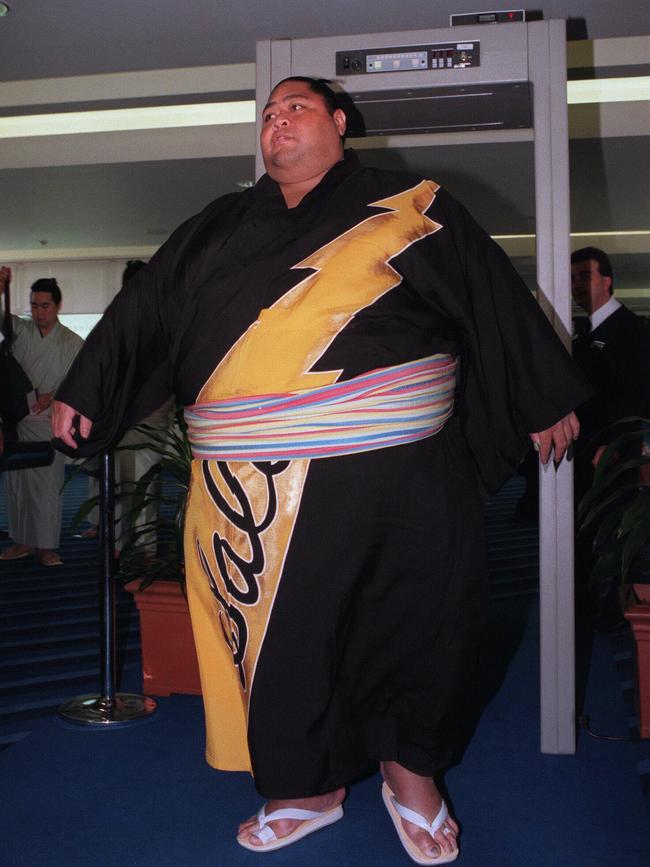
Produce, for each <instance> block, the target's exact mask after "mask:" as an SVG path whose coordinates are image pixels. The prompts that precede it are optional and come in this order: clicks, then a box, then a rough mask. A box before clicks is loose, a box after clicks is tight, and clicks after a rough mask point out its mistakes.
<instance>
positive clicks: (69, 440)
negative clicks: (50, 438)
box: [52, 400, 93, 449]
mask: <svg viewBox="0 0 650 867" xmlns="http://www.w3.org/2000/svg"><path fill="white" fill-rule="evenodd" d="M52 408H53V412H52V433H53V434H54V436H55V437H58V438H59V439H60V440H63V442H64V443H65V444H66V445H67V446H70V448H71V449H76V448H77V443H76V442H75V441H74V439H73V437H74V435H75V433H76V432H77V424H75V419H79V421H78V430H79V434H80V436H81V437H82V439H85V440H87V439H88V437H89V436H90V430H91V428H92V426H93V423H92V422H91V420H90V419H89V418H86V416H85V415H81V413H79V412H77V410H76V409H74V408H73V407H71V406H68V404H67V403H63V401H60V400H55V401H52Z"/></svg>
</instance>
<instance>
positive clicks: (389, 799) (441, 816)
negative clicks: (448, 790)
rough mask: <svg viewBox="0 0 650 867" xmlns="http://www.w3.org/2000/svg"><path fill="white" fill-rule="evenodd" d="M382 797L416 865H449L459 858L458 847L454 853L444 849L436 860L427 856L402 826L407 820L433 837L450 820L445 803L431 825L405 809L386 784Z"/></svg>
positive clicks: (418, 815) (383, 787)
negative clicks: (403, 821)
mask: <svg viewBox="0 0 650 867" xmlns="http://www.w3.org/2000/svg"><path fill="white" fill-rule="evenodd" d="M381 796H382V798H383V799H384V804H386V809H387V810H388V815H389V816H390V817H391V819H392V820H393V825H395V830H396V831H397V835H398V837H399V839H400V841H401V843H402V846H403V847H404V848H405V849H406V852H407V854H408V855H409V856H410V858H411V859H412V860H413V861H415V863H416V864H449V863H450V862H451V861H455V860H456V858H458V847H456V848H455V849H454V851H453V852H443V851H442V849H440V854H439V855H438V856H437V857H436V858H434V857H433V856H432V855H425V854H424V852H423V851H422V850H421V849H420V848H419V847H418V846H416V845H415V843H414V842H413V840H411V838H410V837H409V835H408V834H407V833H406V831H405V830H404V826H403V825H402V819H406V821H407V822H412V823H413V824H414V825H417V826H418V828H422V830H424V831H427V832H428V833H429V834H431V836H432V837H433V835H434V834H435V833H436V831H437V830H438V829H439V828H440V827H441V826H442V825H444V823H445V822H446V821H447V819H448V818H449V810H448V809H447V805H446V804H445V802H444V801H443V802H442V807H441V808H440V811H439V812H438V815H437V816H436V817H435V819H434V820H433V822H431V824H429V822H427V820H426V819H425V818H424V816H421V815H420V814H419V813H416V812H415V810H409V808H408V807H403V806H402V804H400V803H399V801H398V800H397V798H396V797H395V795H394V794H393V792H392V791H391V789H390V787H389V786H388V785H387V784H386V783H384V785H383V786H382V789H381ZM438 845H439V844H438ZM439 848H440V847H439Z"/></svg>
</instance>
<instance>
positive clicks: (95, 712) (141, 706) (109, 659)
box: [59, 449, 156, 728]
mask: <svg viewBox="0 0 650 867" xmlns="http://www.w3.org/2000/svg"><path fill="white" fill-rule="evenodd" d="M100 467H101V480H100V535H99V538H100V564H101V565H100V576H99V590H100V592H99V606H100V626H99V638H100V647H99V651H100V660H101V672H100V674H101V689H102V691H101V694H99V695H97V694H91V695H80V696H78V697H77V698H73V699H72V700H71V701H69V702H66V703H65V704H64V705H62V706H61V707H60V708H59V716H61V717H62V719H64V720H66V721H67V722H72V723H78V724H80V725H90V726H98V727H100V726H101V727H103V728H107V727H116V726H123V725H126V724H127V723H129V722H135V721H136V720H139V719H142V718H144V717H148V716H150V715H151V714H152V713H154V711H155V710H156V702H155V701H154V699H152V698H149V697H148V696H142V695H136V694H134V693H116V692H115V463H114V456H113V452H112V451H110V450H108V449H107V450H105V451H103V452H102V453H101V456H100Z"/></svg>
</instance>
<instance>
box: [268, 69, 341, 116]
mask: <svg viewBox="0 0 650 867" xmlns="http://www.w3.org/2000/svg"><path fill="white" fill-rule="evenodd" d="M285 81H302V82H304V83H305V84H308V85H309V89H310V90H311V91H312V92H313V93H317V94H318V95H319V96H320V97H321V98H322V100H323V102H324V103H325V105H326V106H327V110H328V111H329V113H330V114H334V112H335V111H336V109H337V108H341V106H340V105H339V99H338V96H337V95H336V93H335V92H334V91H333V90H332V88H331V87H330V84H331V83H332V82H331V81H330V80H329V78H311V77H310V76H308V75H290V76H289V77H288V78H283V79H282V81H278V83H277V84H276V85H275V87H274V88H273V90H272V91H271V93H273V91H275V90H277V89H278V87H280V85H281V84H284V83H285Z"/></svg>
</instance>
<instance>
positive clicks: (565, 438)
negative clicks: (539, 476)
mask: <svg viewBox="0 0 650 867" xmlns="http://www.w3.org/2000/svg"><path fill="white" fill-rule="evenodd" d="M579 434H580V422H579V421H578V418H577V416H576V414H575V413H573V412H570V413H569V414H568V415H565V416H564V418H561V419H560V420H559V421H558V422H556V423H555V424H554V425H553V427H549V428H547V429H546V430H543V431H539V432H538V433H532V434H531V435H530V438H531V440H532V441H533V446H534V448H535V450H536V451H537V452H539V459H540V461H541V462H542V463H543V464H547V463H548V462H549V460H550V457H551V452H552V453H553V459H554V461H555V462H556V463H558V464H559V463H560V461H561V460H562V458H563V457H564V456H565V454H566V452H567V449H568V448H569V446H570V445H571V443H572V442H573V441H574V440H575V439H577V437H578V435H579Z"/></svg>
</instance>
